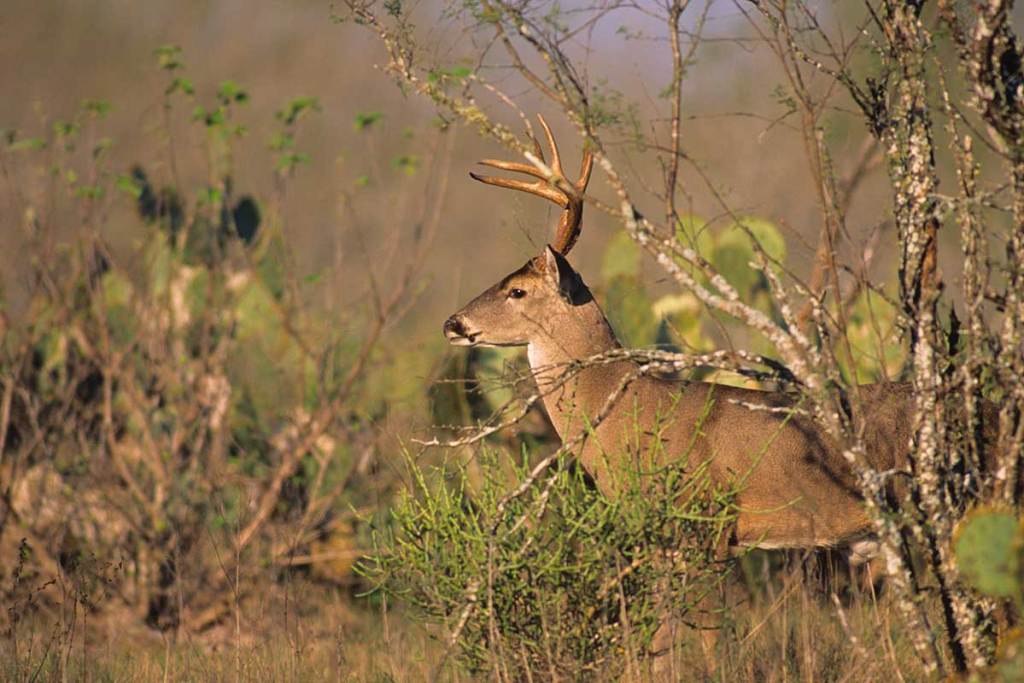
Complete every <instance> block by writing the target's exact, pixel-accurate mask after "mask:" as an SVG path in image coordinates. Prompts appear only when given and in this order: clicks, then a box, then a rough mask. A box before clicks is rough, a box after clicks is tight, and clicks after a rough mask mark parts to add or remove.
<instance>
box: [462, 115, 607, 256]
mask: <svg viewBox="0 0 1024 683" xmlns="http://www.w3.org/2000/svg"><path fill="white" fill-rule="evenodd" d="M537 119H538V120H539V121H540V125H541V128H543V129H544V137H545V138H547V142H548V146H549V147H550V148H551V157H552V158H551V163H550V165H549V167H550V169H551V177H550V178H549V177H548V175H547V174H545V173H544V172H543V171H541V170H540V169H538V168H537V167H536V166H534V165H533V164H524V163H520V162H515V161H498V160H497V159H484V160H482V161H481V162H480V163H481V164H483V165H484V166H490V167H491V168H497V169H501V170H503V171H512V172H514V173H522V174H524V175H528V176H531V177H533V178H536V180H534V181H526V180H515V179H512V178H501V177H498V176H486V175H480V174H477V173H473V172H472V171H471V172H470V174H469V175H470V177H471V178H473V180H479V181H480V182H482V183H486V184H487V185H494V186H496V187H504V188H507V189H510V190H518V191H520V192H528V193H530V194H535V195H537V196H540V197H543V198H545V199H547V200H548V201H551V202H554V203H555V204H557V205H558V206H560V207H562V209H563V211H562V217H561V219H560V220H559V224H558V231H557V232H556V233H555V241H554V243H553V244H552V247H553V248H554V249H555V250H556V251H558V252H560V253H561V254H562V255H565V254H568V253H569V250H570V249H572V247H573V245H574V244H576V240H577V239H578V238H579V234H580V221H581V220H582V218H583V193H584V192H585V191H586V189H587V184H588V183H589V182H590V172H591V170H593V166H594V156H593V154H591V152H590V151H589V150H587V151H585V152H584V153H583V162H582V165H581V166H580V176H579V178H578V179H577V180H576V182H571V181H570V180H569V179H568V178H566V177H565V173H564V172H563V170H562V159H561V156H560V155H559V153H558V145H557V144H556V143H555V136H554V135H552V133H551V128H550V127H549V126H548V123H547V121H545V120H544V117H543V116H541V115H540V114H538V115H537ZM528 135H529V137H530V141H531V142H532V143H533V148H534V152H535V154H536V155H537V158H538V159H540V161H541V162H543V163H545V164H547V161H546V160H545V159H544V152H543V150H542V149H541V146H540V143H539V142H538V141H537V138H536V137H534V136H533V134H532V133H528ZM566 186H568V188H569V189H568V190H565V189H563V188H564V187H566Z"/></svg>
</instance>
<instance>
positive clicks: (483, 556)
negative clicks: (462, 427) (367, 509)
mask: <svg viewBox="0 0 1024 683" xmlns="http://www.w3.org/2000/svg"><path fill="white" fill-rule="evenodd" d="M477 459H478V462H479V463H480V467H481V470H482V477H481V482H480V484H479V485H477V486H476V487H474V486H472V485H471V483H470V479H469V477H468V475H467V471H466V470H465V469H461V468H456V469H452V468H438V469H431V470H424V469H421V468H420V467H419V466H418V465H416V464H415V463H413V462H412V461H411V459H409V458H407V465H408V469H409V472H410V475H411V480H412V488H411V490H410V491H409V492H408V493H407V494H405V495H403V496H401V497H400V499H399V501H398V502H397V504H396V506H395V507H394V508H393V510H392V512H391V517H390V519H388V520H387V521H386V522H385V523H384V526H383V528H382V529H381V530H380V532H379V534H378V535H377V552H376V554H375V555H374V556H373V557H372V558H370V560H368V561H367V562H366V563H364V564H363V565H362V571H363V572H364V573H366V574H367V576H369V577H370V578H372V579H373V580H374V581H375V582H376V583H377V585H378V587H379V589H380V590H383V591H386V592H388V593H390V594H392V595H393V596H395V597H396V598H398V599H399V600H402V601H405V602H407V603H409V604H412V605H414V606H415V607H416V608H417V609H418V611H419V613H420V614H421V615H422V616H423V617H424V618H426V619H427V620H428V621H431V622H435V623H439V624H444V625H445V626H446V628H447V629H448V630H449V635H450V636H452V637H455V636H457V637H456V641H457V644H458V652H459V654H460V657H461V659H462V661H463V663H464V664H465V665H466V666H467V668H468V669H469V670H470V671H471V672H475V673H481V672H483V671H486V670H487V669H488V667H489V666H490V665H491V663H492V662H493V661H494V660H495V659H497V658H500V659H501V660H502V661H503V662H504V664H503V666H510V667H514V668H515V671H514V672H513V673H512V677H513V678H515V679H518V678H519V677H520V676H525V675H526V674H527V672H537V671H547V672H552V673H553V674H554V673H557V675H559V676H566V677H568V678H572V679H579V678H580V677H584V678H586V677H589V676H592V675H594V674H596V673H597V672H600V673H601V674H602V675H603V676H610V677H612V678H614V677H615V675H616V673H617V672H621V671H622V669H623V666H624V663H625V661H626V653H627V650H628V651H631V652H632V653H634V655H635V656H637V657H639V658H643V657H644V656H645V653H646V652H647V650H648V646H649V645H650V641H651V637H652V636H653V634H654V631H655V630H656V629H657V627H658V624H659V618H660V617H661V616H662V615H663V612H662V607H663V606H664V605H672V610H673V613H674V615H675V616H677V617H681V618H685V616H686V614H687V613H689V612H691V611H692V610H693V609H695V608H696V605H697V603H698V602H699V601H700V599H701V598H702V597H703V596H704V595H706V594H707V593H708V592H709V591H710V590H712V589H713V588H714V587H715V586H716V585H717V583H718V582H719V581H720V580H721V578H722V575H723V571H724V568H723V567H722V566H719V565H717V564H715V563H714V562H713V560H712V558H713V552H714V548H715V546H716V544H717V543H718V541H719V537H720V535H721V534H722V533H723V529H724V528H725V527H726V525H728V523H729V522H730V520H731V519H732V518H733V509H732V505H731V500H732V497H731V495H730V494H728V493H725V492H722V491H718V490H715V489H714V488H713V487H712V486H711V484H710V481H709V478H708V476H707V472H706V470H704V469H703V468H696V469H695V470H690V471H687V468H686V466H685V463H684V462H680V463H676V464H675V465H673V466H670V467H667V468H661V469H658V468H652V469H644V470H641V469H630V470H628V471H622V472H619V473H617V474H618V477H619V481H620V483H621V485H620V488H619V491H620V495H619V496H618V497H617V498H616V499H615V500H610V499H609V498H607V497H605V496H603V495H601V494H600V493H598V492H597V491H596V490H595V489H594V488H593V487H592V485H591V484H590V483H589V482H588V480H587V479H586V478H585V476H584V475H583V474H582V472H581V471H580V469H579V468H578V467H576V466H573V465H572V464H571V463H570V461H569V460H568V459H566V460H562V461H559V462H558V463H556V464H555V465H554V466H553V469H552V470H549V471H548V473H547V474H546V475H545V476H543V477H541V478H540V480H539V481H538V482H536V483H535V484H534V485H532V486H530V487H528V488H527V490H526V491H525V492H524V493H522V494H521V495H518V496H514V497H509V496H508V491H509V489H510V486H509V484H508V482H507V480H506V478H505V477H504V476H503V473H502V463H501V460H504V457H502V456H496V455H495V454H494V453H493V452H490V451H484V452H483V453H480V454H478V456H477ZM636 461H637V462H649V460H647V459H646V458H645V457H638V458H637V460H636ZM528 471H529V465H528V462H527V460H526V458H525V456H524V459H523V461H522V462H520V463H519V464H518V466H516V468H515V472H514V476H515V478H516V480H520V481H521V480H523V479H524V478H526V477H527V476H528ZM459 624H461V626H460V625H459ZM456 630H457V633H453V632H454V631H456Z"/></svg>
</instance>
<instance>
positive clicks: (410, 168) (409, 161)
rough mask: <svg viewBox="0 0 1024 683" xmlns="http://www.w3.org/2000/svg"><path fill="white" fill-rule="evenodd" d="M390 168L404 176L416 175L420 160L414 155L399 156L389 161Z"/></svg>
mask: <svg viewBox="0 0 1024 683" xmlns="http://www.w3.org/2000/svg"><path fill="white" fill-rule="evenodd" d="M391 167H392V168H394V169H395V170H397V171H402V172H403V173H405V175H409V176H411V175H416V171H418V170H419V167H420V158H419V157H418V156H416V155H415V154H400V155H398V156H397V157H395V158H393V159H392V160H391Z"/></svg>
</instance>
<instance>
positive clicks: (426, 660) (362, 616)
mask: <svg viewBox="0 0 1024 683" xmlns="http://www.w3.org/2000/svg"><path fill="white" fill-rule="evenodd" d="M779 559H780V558H779V557H778V556H764V557H761V556H755V557H753V558H752V559H751V560H750V562H748V567H747V569H748V572H747V577H748V578H747V579H746V580H742V579H740V578H739V575H740V574H741V573H742V572H740V571H737V579H736V580H735V581H733V582H732V588H731V589H730V593H731V595H730V597H729V601H730V604H731V607H730V609H729V611H728V614H727V615H726V621H727V623H728V625H727V627H726V629H725V630H724V631H722V635H721V637H720V638H719V640H718V644H717V652H716V660H717V662H718V670H717V671H716V672H715V674H714V675H713V676H708V674H707V673H706V672H705V665H704V658H703V654H702V649H701V644H700V638H699V636H698V634H697V633H696V632H695V631H687V632H686V634H685V635H684V638H683V641H682V643H681V644H680V646H679V648H678V649H677V650H676V651H675V653H674V654H673V664H674V667H675V669H674V670H675V671H676V672H677V674H676V678H677V679H678V680H681V681H691V680H702V679H703V680H718V681H765V682H769V681H771V682H775V681H779V682H782V681H808V682H810V681H851V682H852V681H857V682H858V683H859V682H861V681H894V680H906V681H915V680H923V676H922V674H921V672H920V669H919V667H918V665H917V662H916V660H915V658H914V654H913V650H912V647H911V645H910V643H909V641H907V640H906V639H905V637H904V635H903V634H902V633H901V625H900V620H899V617H898V615H897V614H896V612H895V609H894V607H893V606H891V605H890V603H889V601H888V600H887V599H886V598H885V597H884V596H883V597H880V598H878V599H876V598H875V597H874V596H873V595H871V594H865V593H862V592H860V591H858V590H855V589H853V590H851V589H850V588H849V587H848V586H839V585H838V584H842V583H844V581H843V580H842V579H835V580H832V581H821V580H819V579H816V578H814V577H811V578H808V577H807V576H806V573H805V571H804V570H803V569H802V568H801V567H800V566H799V565H797V566H796V567H795V568H792V569H787V568H782V569H776V570H774V571H773V572H772V573H771V576H770V578H769V579H768V580H767V581H765V580H764V575H763V574H762V572H763V571H764V570H766V569H767V567H768V565H770V564H779ZM751 577H756V578H753V579H752V578H751ZM751 580H754V581H756V582H757V584H758V586H759V587H758V588H756V589H755V590H754V591H750V590H748V589H747V588H746V587H745V584H747V582H749V581H751ZM830 583H831V584H832V585H831V587H830V586H829V585H828V584H830ZM833 589H834V592H835V593H836V594H843V595H844V597H843V598H842V599H841V600H840V601H839V605H838V606H837V604H836V602H835V599H834V598H833V597H832V595H833ZM125 616H126V615H118V614H117V612H116V610H115V609H113V608H111V607H107V606H102V605H101V606H99V608H98V610H97V611H96V612H94V613H93V614H92V615H90V616H89V618H88V619H87V620H86V621H85V622H84V623H83V621H82V617H81V611H79V616H78V620H77V621H76V622H74V623H69V620H68V619H67V618H66V615H65V618H62V617H61V615H58V614H52V615H42V614H36V615H34V616H33V617H32V618H30V619H26V620H25V621H23V622H22V623H21V624H20V625H19V627H18V630H17V641H16V645H17V652H16V651H15V640H14V639H12V638H11V634H7V637H6V638H4V639H3V640H2V641H0V659H2V661H3V663H2V664H0V678H3V679H4V680H10V681H28V680H58V679H61V680H82V681H232V680H234V681H321V680H337V681H425V680H450V681H467V680H472V678H471V677H470V676H468V675H467V674H465V673H464V672H462V671H460V670H459V668H458V664H457V662H456V661H455V660H454V658H453V657H446V653H445V648H444V645H443V643H442V642H441V641H440V640H439V639H438V638H437V637H436V636H435V635H434V634H433V633H432V632H431V630H430V629H429V628H427V627H425V626H423V625H421V624H420V623H418V622H417V621H415V619H413V618H411V616H410V615H408V614H406V613H404V612H403V611H402V610H401V609H400V608H399V609H391V610H388V613H387V614H386V615H385V613H384V612H383V610H382V609H381V607H380V605H379V604H378V605H376V606H373V605H371V604H370V601H369V600H367V599H353V598H352V596H351V595H350V594H347V593H344V592H338V591H336V590H332V589H326V588H324V587H323V586H321V585H318V584H315V583H310V582H307V581H305V580H302V579H296V580H294V581H293V582H291V584H290V585H273V586H269V587H268V589H267V590H266V591H265V592H264V593H263V594H262V595H261V596H260V597H259V598H254V599H251V600H249V601H248V602H247V603H245V604H242V605H239V606H238V609H237V611H236V612H235V613H233V614H232V616H231V617H230V618H229V619H228V620H227V621H226V622H224V623H221V624H219V625H217V626H216V627H214V628H212V629H210V630H209V631H207V632H206V633H203V634H195V635H187V634H182V635H180V636H179V637H178V638H173V637H171V636H163V635H161V634H158V633H157V632H155V631H146V630H144V629H142V628H141V627H132V626H131V624H132V623H134V622H133V621H132V620H131V619H127V618H125ZM844 621H845V624H844ZM44 653H45V654H44ZM507 656H515V654H514V653H509V654H508V655H507ZM634 678H635V676H634ZM536 679H537V680H545V675H544V673H543V672H536ZM640 679H641V680H648V676H647V675H646V674H641V676H640Z"/></svg>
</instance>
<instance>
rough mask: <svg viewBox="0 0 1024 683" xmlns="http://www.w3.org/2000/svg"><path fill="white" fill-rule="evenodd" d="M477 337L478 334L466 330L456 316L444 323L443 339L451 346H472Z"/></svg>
mask: <svg viewBox="0 0 1024 683" xmlns="http://www.w3.org/2000/svg"><path fill="white" fill-rule="evenodd" d="M479 336H480V333H479V332H470V331H469V330H467V329H466V324H465V322H463V320H462V318H460V317H459V316H458V315H457V314H456V315H453V316H452V317H450V318H448V319H447V320H445V321H444V338H445V339H447V340H448V343H449V344H451V345H452V346H472V345H473V344H475V343H476V341H477V338H478V337H479Z"/></svg>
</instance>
